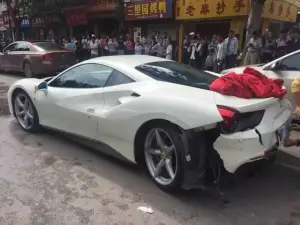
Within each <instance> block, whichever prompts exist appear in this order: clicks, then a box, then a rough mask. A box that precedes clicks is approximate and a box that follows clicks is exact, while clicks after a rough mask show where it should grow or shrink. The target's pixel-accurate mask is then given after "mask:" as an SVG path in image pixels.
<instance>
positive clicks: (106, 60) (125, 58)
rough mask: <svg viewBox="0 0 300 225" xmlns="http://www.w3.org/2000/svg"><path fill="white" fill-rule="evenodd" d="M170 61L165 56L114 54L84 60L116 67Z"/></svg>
mask: <svg viewBox="0 0 300 225" xmlns="http://www.w3.org/2000/svg"><path fill="white" fill-rule="evenodd" d="M160 61H161V62H162V61H172V60H168V59H165V58H160V57H155V56H148V55H116V56H102V57H97V58H93V59H89V60H87V61H85V62H86V63H103V64H106V65H111V66H114V67H116V68H120V67H123V66H125V67H131V68H135V67H136V66H139V65H142V64H146V63H152V62H160Z"/></svg>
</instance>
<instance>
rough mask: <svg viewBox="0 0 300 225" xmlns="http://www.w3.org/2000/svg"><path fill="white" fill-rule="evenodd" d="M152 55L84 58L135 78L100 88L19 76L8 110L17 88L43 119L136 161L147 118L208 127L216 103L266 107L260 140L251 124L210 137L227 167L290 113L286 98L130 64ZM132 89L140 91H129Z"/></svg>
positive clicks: (253, 151)
mask: <svg viewBox="0 0 300 225" xmlns="http://www.w3.org/2000/svg"><path fill="white" fill-rule="evenodd" d="M155 61H167V60H166V59H161V58H157V57H150V56H140V55H139V56H129V57H118V56H116V57H102V58H96V59H92V60H88V61H86V62H83V63H90V62H93V63H98V64H103V65H107V66H110V67H112V68H114V69H117V70H119V71H121V72H122V73H124V74H126V75H127V76H129V77H131V78H132V79H134V80H135V81H136V82H134V83H129V84H123V85H117V86H111V87H104V88H93V89H76V90H74V89H67V88H54V87H50V86H49V87H48V90H47V92H42V91H37V92H36V93H34V90H35V87H36V86H37V85H38V84H39V83H41V81H42V80H40V79H23V80H19V81H17V82H16V83H14V84H13V85H12V86H11V87H10V89H9V91H8V101H9V109H10V112H11V113H12V114H13V107H12V104H13V103H12V93H13V91H14V90H15V89H16V88H21V89H23V90H24V91H26V92H27V93H28V95H29V96H30V97H31V99H32V101H33V103H34V104H35V106H36V108H37V111H38V114H39V118H40V124H41V125H44V126H47V127H51V128H54V129H58V130H62V131H65V132H69V133H72V134H75V135H79V136H83V137H86V138H88V139H91V140H96V141H101V142H103V143H105V144H107V145H108V146H110V147H112V148H113V149H115V150H116V151H117V152H119V153H120V154H121V155H123V156H124V157H125V158H127V159H128V160H130V161H132V162H134V161H135V157H134V139H135V136H136V133H137V131H138V129H139V128H140V127H141V126H142V125H143V124H144V123H146V122H147V121H150V120H152V119H164V120H168V121H170V122H172V123H174V124H177V125H178V126H180V127H181V128H182V129H183V130H190V129H194V128H202V129H209V128H211V127H214V126H215V125H216V124H217V123H218V122H220V121H222V117H221V115H220V113H219V111H218V109H217V105H223V106H227V107H230V108H233V109H236V110H239V111H240V112H250V111H256V110H260V109H265V110H266V113H265V115H264V117H263V120H262V121H261V123H260V124H259V125H258V126H257V127H256V129H257V130H258V131H259V132H260V133H261V135H262V141H263V145H261V144H260V142H259V137H258V134H257V133H256V132H255V130H254V129H252V130H247V131H244V132H237V133H234V134H230V135H223V134H221V135H220V136H219V138H218V139H217V140H216V142H215V143H214V147H215V149H216V150H217V151H218V153H219V154H220V156H221V158H222V159H223V161H224V165H225V168H226V169H227V170H228V171H229V172H234V171H235V170H236V169H237V168H238V167H239V166H241V165H242V164H244V163H246V162H248V161H251V159H252V158H255V157H257V156H263V155H264V152H265V151H266V150H269V149H271V148H272V147H273V146H274V145H275V143H276V141H277V139H276V132H277V130H278V129H279V128H280V127H282V126H283V125H284V124H285V123H286V122H287V121H288V120H289V118H290V116H291V112H292V111H291V107H290V104H289V102H288V101H287V100H282V101H280V100H278V99H275V98H269V99H250V100H249V99H240V98H236V97H230V96H223V95H221V94H218V93H215V92H212V91H208V90H203V89H199V88H193V87H188V86H183V85H177V84H173V83H167V82H161V81H157V80H154V79H152V78H150V77H148V76H146V75H145V74H143V73H141V72H139V71H137V70H135V69H134V67H135V66H137V65H140V64H143V63H148V62H155ZM61 74H62V73H61ZM59 75H60V74H59ZM59 75H58V76H59ZM53 79H55V78H53ZM53 79H52V80H53ZM49 82H51V81H49ZM132 93H135V94H137V95H139V97H134V96H131V94H132Z"/></svg>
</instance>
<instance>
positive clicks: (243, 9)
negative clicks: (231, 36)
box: [176, 0, 249, 59]
mask: <svg viewBox="0 0 300 225" xmlns="http://www.w3.org/2000/svg"><path fill="white" fill-rule="evenodd" d="M248 4H249V1H248V0H232V1H225V0H190V1H186V0H178V1H177V4H176V20H178V21H180V25H179V49H178V50H179V51H178V52H179V55H178V57H179V59H181V49H182V48H181V44H182V40H183V37H184V35H186V34H188V33H189V32H195V33H199V34H200V35H201V36H202V37H207V38H210V37H211V36H212V35H213V34H218V35H222V36H223V37H224V38H225V37H226V36H227V34H228V31H229V30H230V29H231V30H234V31H235V33H236V35H237V36H238V37H239V39H243V33H244V28H245V23H246V20H247V17H246V16H247V15H248V8H249V6H248Z"/></svg>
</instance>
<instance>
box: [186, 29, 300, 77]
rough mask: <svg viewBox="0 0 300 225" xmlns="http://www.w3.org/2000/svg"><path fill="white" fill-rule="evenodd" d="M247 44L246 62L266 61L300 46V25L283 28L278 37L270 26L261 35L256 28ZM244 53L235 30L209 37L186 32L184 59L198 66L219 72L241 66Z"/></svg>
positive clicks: (245, 63)
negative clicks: (226, 34) (224, 34)
mask: <svg viewBox="0 0 300 225" xmlns="http://www.w3.org/2000/svg"><path fill="white" fill-rule="evenodd" d="M246 47H247V49H246V50H247V51H246V55H245V57H244V60H243V62H242V64H243V65H250V64H258V63H267V62H270V61H272V60H274V59H276V58H279V57H281V56H283V55H285V54H288V53H290V52H293V51H296V50H298V49H300V29H299V28H298V27H296V26H295V27H293V28H292V29H291V30H289V31H287V30H281V31H280V34H279V36H278V37H275V35H273V34H272V32H271V31H270V30H267V31H266V33H265V34H264V35H262V36H260V35H259V33H258V32H257V31H254V32H253V33H252V36H251V38H250V39H249V41H248V43H246ZM241 56H242V53H240V52H239V40H238V38H237V37H236V36H235V33H234V31H232V30H231V31H229V34H228V37H227V38H223V37H222V36H221V35H212V38H211V40H210V41H209V40H208V39H207V38H206V37H205V38H202V37H201V35H200V34H195V33H194V32H191V33H190V34H189V35H186V36H185V38H184V40H183V43H182V59H183V60H182V61H183V63H185V64H189V65H191V66H193V67H196V68H198V69H206V70H210V71H214V72H220V71H222V70H223V69H228V68H232V67H235V66H238V64H239V61H240V60H241Z"/></svg>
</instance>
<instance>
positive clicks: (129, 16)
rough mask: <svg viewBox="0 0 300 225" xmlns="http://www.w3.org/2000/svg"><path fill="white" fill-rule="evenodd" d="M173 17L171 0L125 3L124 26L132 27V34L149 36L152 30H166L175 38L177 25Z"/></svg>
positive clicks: (145, 0)
mask: <svg viewBox="0 0 300 225" xmlns="http://www.w3.org/2000/svg"><path fill="white" fill-rule="evenodd" d="M172 17H173V1H172V0H158V1H156V0H150V1H149V0H141V1H137V2H136V1H135V2H132V3H125V27H128V28H130V27H131V28H132V30H133V35H134V36H135V37H137V36H144V37H150V36H152V34H153V32H160V34H161V36H163V35H164V33H165V32H166V33H167V34H168V36H171V39H172V40H176V39H177V25H176V22H175V21H174V20H172Z"/></svg>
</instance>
